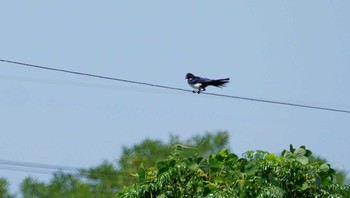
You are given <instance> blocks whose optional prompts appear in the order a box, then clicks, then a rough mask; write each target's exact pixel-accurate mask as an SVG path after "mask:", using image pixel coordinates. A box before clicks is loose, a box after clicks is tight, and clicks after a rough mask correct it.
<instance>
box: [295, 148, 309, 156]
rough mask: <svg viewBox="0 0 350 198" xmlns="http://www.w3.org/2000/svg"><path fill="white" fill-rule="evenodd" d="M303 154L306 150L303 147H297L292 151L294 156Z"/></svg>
mask: <svg viewBox="0 0 350 198" xmlns="http://www.w3.org/2000/svg"><path fill="white" fill-rule="evenodd" d="M305 154H306V151H305V149H303V148H297V149H296V150H295V151H294V156H295V157H299V156H305Z"/></svg>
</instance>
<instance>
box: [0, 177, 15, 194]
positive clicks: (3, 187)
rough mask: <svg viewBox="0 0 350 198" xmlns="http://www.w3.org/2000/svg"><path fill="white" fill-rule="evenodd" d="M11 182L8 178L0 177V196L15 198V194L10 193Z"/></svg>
mask: <svg viewBox="0 0 350 198" xmlns="http://www.w3.org/2000/svg"><path fill="white" fill-rule="evenodd" d="M8 188H9V184H8V182H7V180H6V179H3V178H0V197H2V198H13V197H14V196H13V195H11V194H10V193H9V189H8Z"/></svg>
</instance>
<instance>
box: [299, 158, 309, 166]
mask: <svg viewBox="0 0 350 198" xmlns="http://www.w3.org/2000/svg"><path fill="white" fill-rule="evenodd" d="M297 161H298V162H300V163H302V164H303V165H306V164H308V163H309V159H308V158H307V157H305V156H298V157H297Z"/></svg>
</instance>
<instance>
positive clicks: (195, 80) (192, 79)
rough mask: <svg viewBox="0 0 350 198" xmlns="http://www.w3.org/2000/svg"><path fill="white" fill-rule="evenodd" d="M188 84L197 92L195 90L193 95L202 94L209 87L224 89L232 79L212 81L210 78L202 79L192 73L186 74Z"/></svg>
mask: <svg viewBox="0 0 350 198" xmlns="http://www.w3.org/2000/svg"><path fill="white" fill-rule="evenodd" d="M186 79H187V83H188V84H189V85H190V86H191V87H192V88H194V89H196V90H197V91H195V90H193V91H192V92H193V93H200V92H202V91H205V88H206V87H207V86H209V85H211V86H215V87H220V88H221V87H224V86H225V85H226V83H229V82H230V81H229V80H230V78H223V79H217V80H212V79H208V78H202V77H199V76H195V75H193V74H191V73H187V74H186Z"/></svg>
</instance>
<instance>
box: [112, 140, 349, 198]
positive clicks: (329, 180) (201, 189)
mask: <svg viewBox="0 0 350 198" xmlns="http://www.w3.org/2000/svg"><path fill="white" fill-rule="evenodd" d="M174 149H175V151H174V153H173V154H172V155H170V156H169V157H168V158H167V159H165V160H162V161H159V162H158V163H157V164H156V166H154V167H151V168H148V169H145V168H144V167H143V166H141V167H140V169H139V170H138V178H139V182H138V183H136V184H134V185H132V186H129V187H126V188H124V189H123V190H122V192H120V193H118V194H117V197H121V198H124V197H135V198H136V197H272V198H273V197H278V198H280V197H346V196H349V195H350V194H349V193H350V188H349V186H346V185H338V184H335V183H334V182H333V176H334V174H335V171H334V170H333V169H332V168H331V167H330V165H329V164H327V163H324V162H321V161H316V162H312V163H310V157H311V156H312V153H311V151H310V150H307V149H306V148H305V147H304V146H302V147H300V148H297V149H294V148H293V147H292V146H291V147H290V149H289V150H284V151H282V153H281V155H280V156H277V155H275V154H273V153H267V152H264V151H248V152H246V153H244V154H243V157H242V158H239V157H238V156H237V155H235V154H233V153H230V152H229V151H228V150H227V149H226V148H224V149H222V150H221V151H219V152H218V153H215V154H211V155H209V156H208V157H202V156H191V157H183V156H182V155H181V151H183V150H187V149H186V147H184V146H181V145H176V146H175V147H174Z"/></svg>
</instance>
